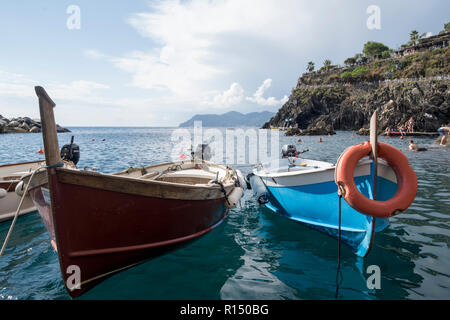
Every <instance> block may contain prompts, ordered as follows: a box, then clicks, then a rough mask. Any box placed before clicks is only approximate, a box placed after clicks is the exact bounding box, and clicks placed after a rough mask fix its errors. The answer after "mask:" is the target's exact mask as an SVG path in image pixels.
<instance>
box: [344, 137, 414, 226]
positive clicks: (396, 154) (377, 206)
mask: <svg viewBox="0 0 450 320" xmlns="http://www.w3.org/2000/svg"><path fill="white" fill-rule="evenodd" d="M370 152H371V146H370V142H369V141H367V142H365V143H361V144H357V145H354V146H352V147H350V148H348V149H347V150H345V151H344V153H343V154H342V155H341V157H340V158H339V160H338V163H337V165H336V183H337V184H338V187H339V188H340V189H341V190H342V191H343V192H342V193H343V195H342V196H343V198H344V199H345V201H346V202H347V203H348V204H349V205H350V206H351V207H352V208H353V209H355V210H357V211H359V212H361V213H363V214H365V215H369V216H372V217H376V218H387V217H390V216H392V215H394V214H396V213H398V212H401V211H404V210H406V209H407V208H408V207H409V206H410V205H411V203H412V202H413V201H414V198H415V197H416V193H417V176H416V173H415V172H414V170H413V169H411V167H410V166H409V163H408V158H407V157H406V156H405V155H404V154H403V153H402V152H400V151H399V150H398V149H396V148H394V147H393V146H391V145H389V144H387V143H383V142H378V157H380V158H381V159H384V160H386V162H387V163H388V165H389V166H390V167H391V168H392V170H394V172H395V175H396V177H397V192H396V193H395V195H394V196H393V197H392V198H391V199H389V200H387V201H377V200H372V199H369V198H367V197H366V196H364V195H363V194H362V193H361V192H359V190H358V188H357V187H356V185H355V180H354V177H353V173H354V170H355V167H356V165H357V163H358V161H359V160H361V159H362V158H363V157H365V156H368V155H369V154H370Z"/></svg>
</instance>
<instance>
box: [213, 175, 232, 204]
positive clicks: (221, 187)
mask: <svg viewBox="0 0 450 320" xmlns="http://www.w3.org/2000/svg"><path fill="white" fill-rule="evenodd" d="M212 183H215V184H218V185H219V186H220V190H222V192H223V195H224V196H225V201H226V202H227V203H228V205H231V203H230V201H228V196H227V191H226V190H225V187H224V186H223V183H222V182H220V181H218V180H214V181H212Z"/></svg>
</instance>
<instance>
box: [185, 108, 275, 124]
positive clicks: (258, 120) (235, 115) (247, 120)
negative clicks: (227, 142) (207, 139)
mask: <svg viewBox="0 0 450 320" xmlns="http://www.w3.org/2000/svg"><path fill="white" fill-rule="evenodd" d="M274 115H275V113H274V112H269V111H262V112H251V113H247V114H243V113H240V112H237V111H230V112H227V113H224V114H220V115H219V114H198V115H195V116H193V117H192V118H191V119H189V120H188V121H186V122H183V123H181V124H180V127H192V126H194V121H202V126H203V127H243V126H247V127H261V126H262V125H263V124H264V123H265V122H266V121H267V119H270V118H271V117H272V116H274Z"/></svg>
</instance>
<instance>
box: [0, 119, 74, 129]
mask: <svg viewBox="0 0 450 320" xmlns="http://www.w3.org/2000/svg"><path fill="white" fill-rule="evenodd" d="M56 130H57V131H58V132H70V130H69V129H66V128H63V127H60V126H59V125H56ZM27 132H31V133H37V132H41V121H40V120H33V119H31V118H28V117H23V118H12V119H7V118H5V117H3V116H2V115H0V133H27Z"/></svg>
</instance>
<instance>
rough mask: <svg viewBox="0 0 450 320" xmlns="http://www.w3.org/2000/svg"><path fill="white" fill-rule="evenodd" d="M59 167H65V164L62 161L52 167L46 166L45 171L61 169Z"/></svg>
mask: <svg viewBox="0 0 450 320" xmlns="http://www.w3.org/2000/svg"><path fill="white" fill-rule="evenodd" d="M59 167H64V162H62V161H61V162H58V163H55V164H52V165H50V166H44V168H45V169H53V168H59ZM39 169H40V168H39Z"/></svg>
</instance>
